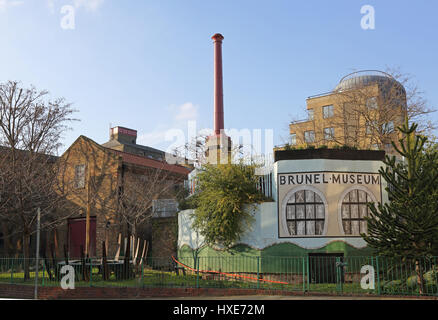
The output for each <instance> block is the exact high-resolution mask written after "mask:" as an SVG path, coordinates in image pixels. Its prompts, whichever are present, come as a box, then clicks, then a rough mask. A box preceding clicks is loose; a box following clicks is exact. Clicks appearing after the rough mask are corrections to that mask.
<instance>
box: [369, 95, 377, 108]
mask: <svg viewBox="0 0 438 320" xmlns="http://www.w3.org/2000/svg"><path fill="white" fill-rule="evenodd" d="M367 107H368V109H377V97H372V98H368V99H367Z"/></svg>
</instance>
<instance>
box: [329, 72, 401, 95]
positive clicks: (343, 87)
mask: <svg viewBox="0 0 438 320" xmlns="http://www.w3.org/2000/svg"><path fill="white" fill-rule="evenodd" d="M375 83H377V84H378V85H379V87H380V88H381V89H383V91H389V90H391V88H394V87H396V88H400V89H401V90H402V91H403V92H404V93H405V89H404V87H403V85H402V84H401V83H400V82H398V81H397V80H396V79H394V77H393V76H391V75H390V74H388V73H385V72H382V71H378V70H363V71H357V72H353V73H350V74H348V75H346V76H345V77H343V78H342V79H341V80H340V81H339V83H338V85H337V86H336V88H335V89H334V90H333V91H335V92H342V91H347V90H351V89H357V88H360V87H364V86H368V85H372V84H375ZM385 88H386V90H385Z"/></svg>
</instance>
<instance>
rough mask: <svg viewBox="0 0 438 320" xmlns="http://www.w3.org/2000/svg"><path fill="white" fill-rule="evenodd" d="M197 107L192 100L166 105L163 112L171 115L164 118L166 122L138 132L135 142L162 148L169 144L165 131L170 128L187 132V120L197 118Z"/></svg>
mask: <svg viewBox="0 0 438 320" xmlns="http://www.w3.org/2000/svg"><path fill="white" fill-rule="evenodd" d="M198 108H199V107H198V106H197V105H195V104H193V103H192V102H186V103H183V104H181V105H171V106H168V107H167V108H165V113H166V114H169V115H171V117H170V118H165V119H167V124H161V125H159V126H157V127H156V128H155V129H154V130H153V131H150V132H148V133H144V134H140V135H139V136H138V137H137V143H138V144H142V145H146V146H151V147H155V148H161V149H163V148H164V146H165V145H167V144H169V141H167V142H166V141H165V136H166V132H168V131H169V130H171V129H177V130H182V131H183V132H187V126H188V122H189V121H196V120H198V116H199V114H198ZM164 149H165V148H164ZM164 149H163V150H164Z"/></svg>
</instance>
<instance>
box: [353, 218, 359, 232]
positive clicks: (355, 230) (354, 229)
mask: <svg viewBox="0 0 438 320" xmlns="http://www.w3.org/2000/svg"><path fill="white" fill-rule="evenodd" d="M351 234H354V235H358V234H359V221H357V220H352V221H351Z"/></svg>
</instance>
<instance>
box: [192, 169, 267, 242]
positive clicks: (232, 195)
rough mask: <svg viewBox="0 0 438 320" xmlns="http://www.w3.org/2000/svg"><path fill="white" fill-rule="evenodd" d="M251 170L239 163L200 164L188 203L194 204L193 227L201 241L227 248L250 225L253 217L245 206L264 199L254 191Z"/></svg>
mask: <svg viewBox="0 0 438 320" xmlns="http://www.w3.org/2000/svg"><path fill="white" fill-rule="evenodd" d="M255 169H256V166H254V165H246V164H243V163H238V164H219V165H211V164H206V165H205V166H203V167H202V169H201V170H200V172H199V173H198V175H197V176H196V179H197V182H198V192H197V193H196V194H195V195H194V196H193V197H195V198H194V199H193V200H192V203H194V204H195V206H196V210H195V211H194V214H193V228H194V229H195V230H197V231H198V232H199V233H200V234H201V235H202V236H203V237H204V238H205V243H207V244H210V245H221V246H223V247H225V248H230V247H231V246H232V245H233V244H234V243H235V242H236V241H238V240H239V239H240V237H241V235H242V234H243V233H244V232H245V231H247V230H248V229H249V228H251V224H252V222H253V219H254V217H253V215H252V214H251V212H250V210H248V207H247V206H245V205H250V204H255V203H260V202H261V201H263V200H264V196H263V195H262V194H261V193H260V192H259V191H258V190H257V181H258V180H257V176H256V175H255Z"/></svg>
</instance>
